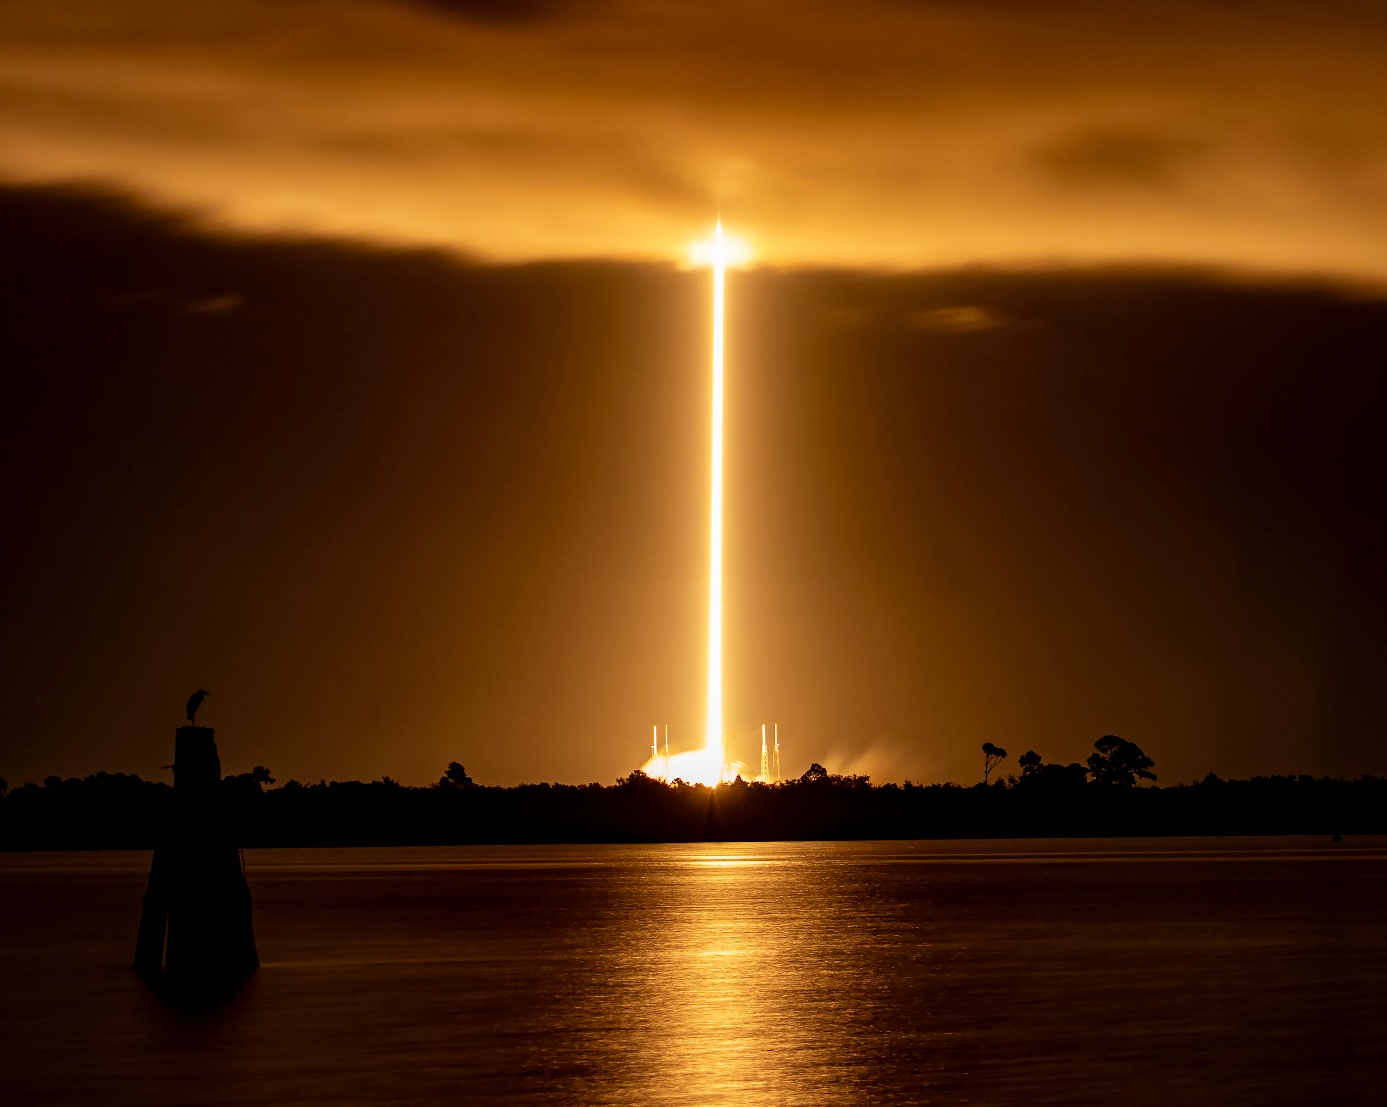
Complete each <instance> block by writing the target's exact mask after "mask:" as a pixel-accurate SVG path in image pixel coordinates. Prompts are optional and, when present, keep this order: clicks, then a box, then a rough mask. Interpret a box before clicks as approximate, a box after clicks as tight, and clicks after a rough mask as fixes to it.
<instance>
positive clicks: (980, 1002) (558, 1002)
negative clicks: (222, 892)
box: [0, 838, 1387, 1105]
mask: <svg viewBox="0 0 1387 1107" xmlns="http://www.w3.org/2000/svg"><path fill="white" fill-rule="evenodd" d="M246 863H247V868H248V871H249V875H250V882H251V890H252V893H253V895H254V897H255V911H256V934H257V938H258V941H259V946H260V955H261V959H262V961H263V968H262V969H261V971H260V972H259V973H258V974H257V975H256V977H255V978H254V979H252V980H251V981H250V983H249V984H247V985H246V987H245V988H243V989H242V990H241V991H240V992H239V993H237V995H236V996H235V997H234V998H233V999H232V1000H231V1001H230V1002H228V1003H227V1004H226V1005H224V1006H223V1007H221V1008H219V1009H218V1010H216V1011H215V1012H212V1013H210V1014H205V1015H200V1016H198V1015H188V1014H180V1013H177V1012H174V1011H171V1010H170V1009H168V1008H167V1007H165V1006H164V1004H163V1003H162V1002H161V1001H160V1000H159V999H158V998H157V997H156V996H155V995H154V994H153V993H152V992H151V991H150V990H149V989H148V987H147V986H146V985H144V984H143V983H142V982H141V981H140V979H139V978H138V977H136V976H135V975H134V973H132V972H131V971H130V969H129V963H130V959H131V957H132V955H133V951H134V943H135V932H136V928H137V925H138V922H139V912H140V896H141V894H142V892H143V890H144V882H145V877H146V875H147V873H148V866H149V854H147V853H140V854H133V853H125V854H52V855H40V854H10V855H0V1100H3V1101H4V1102H6V1103H15V1104H22V1103H64V1102H70V1103H78V1102H81V1103H84V1104H93V1103H101V1104H106V1103H112V1104H126V1103H129V1104H188V1103H207V1104H241V1103H270V1104H291V1103H435V1102H461V1103H498V1104H499V1103H556V1104H557V1103H564V1104H567V1103H573V1104H670V1105H673V1104H689V1105H696V1104H697V1105H701V1104H710V1105H711V1104H757V1103H766V1104H896V1103H983V1104H994V1103H995V1104H1022V1103H1091V1104H1117V1103H1128V1104H1234V1103H1237V1104H1243V1103H1246V1104H1309V1103H1325V1104H1357V1103H1364V1104H1366V1103H1374V1104H1380V1103H1383V1102H1387V840H1383V839H1377V840H1366V839H1365V840H1359V841H1350V842H1349V843H1346V844H1345V845H1343V846H1337V847H1331V846H1330V845H1329V844H1328V843H1326V842H1324V841H1322V840H1319V839H1316V840H1309V839H1284V838H1283V839H1206V840H1189V839H1167V840H1156V841H1150V840H1148V841H1144V842H1133V841H1101V842H1100V841H1078V842H1073V841H1070V842H1036V841H1031V842H955V843H940V842H919V843H914V842H910V843H903V842H890V843H826V844H817V843H816V844H802V843H778V844H769V845H767V844H746V845H738V844H728V845H699V846H687V845H679V846H584V847H460V848H447V849H418V850H414V849H379V850H369V849H360V850H263V851H251V852H248V853H247V855H246Z"/></svg>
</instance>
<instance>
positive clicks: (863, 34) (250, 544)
mask: <svg viewBox="0 0 1387 1107" xmlns="http://www.w3.org/2000/svg"><path fill="white" fill-rule="evenodd" d="M1384 57H1387V14H1384V9H1383V6H1382V5H1381V4H1378V3H1366V2H1364V3H1357V2H1351V0H1321V2H1318V3H1309V2H1306V3H1299V2H1290V0H1283V2H1276V0H1268V2H1264V3H1242V2H1236V0H1224V2H1201V3H1194V2H1189V0H1163V2H1160V3H1155V2H1151V3H1147V2H1124V3H1111V2H1108V3H1101V2H1097V0H1092V2H1089V0H1055V2H1038V0H1037V2H1031V0H975V2H965V0H956V2H953V0H939V2H924V0H921V2H909V0H857V2H852V3H849V2H846V0H844V2H838V0H833V2H829V0H808V2H790V0H767V2H764V3H755V4H745V5H710V4H704V3H697V2H692V0H689V2H682V0H671V2H664V3H625V2H613V3H591V4H589V3H578V2H570V0H518V2H515V3H506V2H505V0H413V2H398V3H388V2H384V0H381V2H363V0H342V2H332V3H327V2H321V0H295V2H292V3H289V2H279V0H274V2H271V0H263V2H257V0H204V2H201V3H197V4H188V5H173V4H169V3H166V2H158V3H156V2H154V0H79V2H69V3H61V4H59V3H54V2H52V0H8V2H7V3H5V4H4V5H0V241H3V242H4V244H5V256H6V272H7V274H8V275H9V278H10V280H9V283H8V284H7V286H6V287H5V288H4V290H3V295H0V340H3V341H4V343H5V348H4V349H3V350H0V370H3V373H4V377H3V384H4V387H5V395H6V403H5V404H3V405H0V467H3V468H4V470H5V471H6V472H7V473H11V474H18V479H15V480H13V481H11V486H10V488H9V489H7V492H8V498H7V501H6V505H5V507H6V511H5V522H6V526H5V531H6V534H5V537H6V538H7V539H9V541H8V542H0V631H2V632H3V633H0V775H3V776H5V777H6V778H7V779H8V780H9V781H10V783H11V784H14V783H17V782H19V781H22V780H25V779H41V778H42V777H43V776H44V775H46V774H47V773H50V772H56V773H58V774H60V775H69V774H73V773H87V772H94V771H96V770H98V769H107V770H111V771H115V770H126V771H135V772H140V773H142V774H144V775H147V776H155V777H157V776H158V775H159V773H160V772H161V769H160V766H162V765H165V764H167V762H168V753H169V751H168V748H167V739H168V735H169V731H170V730H171V729H172V726H173V725H175V724H176V723H177V722H178V721H179V719H180V717H181V716H180V712H179V710H178V709H179V707H180V706H181V704H182V703H183V702H184V699H185V698H186V696H187V694H188V692H190V691H191V690H192V689H193V688H194V687H197V686H203V687H206V688H208V689H210V690H211V691H212V692H213V694H214V698H213V699H212V700H211V701H209V703H208V705H207V708H206V709H205V710H206V711H207V715H206V718H205V720H204V719H203V717H202V716H200V721H206V722H207V723H209V724H210V725H213V726H215V727H217V728H218V733H219V738H221V739H224V743H225V744H224V746H223V754H224V757H225V758H226V764H227V767H228V769H240V768H245V767H248V766H249V765H250V764H254V763H256V762H259V763H264V764H267V765H269V766H270V767H271V768H272V770H274V771H275V772H276V773H277V774H278V775H279V776H280V777H281V778H284V777H288V776H298V777H300V778H305V779H317V778H318V777H319V776H326V777H328V778H329V779H331V778H333V777H339V778H343V779H345V778H349V777H365V778H370V777H375V776H380V775H383V774H389V775H392V776H395V777H398V778H401V779H404V780H406V781H409V782H412V783H420V782H425V781H429V780H432V779H436V777H437V774H438V773H439V772H441V770H442V767H443V766H444V765H446V763H447V762H448V761H450V760H455V759H456V760H460V761H463V762H464V763H465V764H466V765H467V766H468V768H469V769H470V770H472V771H473V773H474V776H476V778H477V779H479V780H482V781H485V782H488V783H514V782H517V781H521V780H536V779H551V780H553V779H557V780H568V781H584V780H593V779H598V780H611V779H614V778H615V777H616V776H617V775H618V774H621V773H625V772H629V771H630V770H631V769H632V768H634V767H635V766H636V765H638V764H640V763H641V761H642V760H643V758H644V753H645V750H646V749H647V746H646V743H647V741H648V737H649V733H650V732H649V726H650V724H652V723H656V722H661V723H662V722H665V721H669V722H671V723H672V724H674V726H675V727H676V728H680V729H682V736H681V732H680V729H676V730H675V731H673V732H672V739H673V741H674V743H675V744H676V749H677V748H678V744H679V743H681V742H682V743H683V744H685V745H686V746H687V745H691V744H697V736H699V735H700V734H701V731H702V726H703V706H702V702H701V701H702V688H703V682H704V664H705V663H704V660H703V657H704V649H705V639H704V634H705V628H706V618H707V612H706V595H707V593H706V572H707V562H706V557H707V529H706V528H707V516H706V511H707V499H708V485H707V479H708V478H707V473H708V453H707V450H708V445H707V437H706V435H707V427H708V415H709V411H708V388H707V385H708V381H707V365H708V356H707V355H708V349H707V324H708V316H707V312H708V307H709V304H708V282H707V278H706V274H705V273H703V272H698V273H693V272H679V271H676V269H675V268H674V267H673V266H672V265H671V264H670V263H671V262H674V261H677V260H679V259H682V258H683V257H684V256H685V250H686V247H687V245H688V243H689V242H690V241H692V240H693V239H695V238H698V237H703V236H704V235H706V233H707V232H708V230H709V228H710V226H711V224H712V221H713V218H714V216H715V215H716V214H717V213H719V212H721V214H722V216H723V218H724V220H725V222H726V223H727V224H728V225H729V227H730V229H731V230H732V231H734V232H735V233H737V234H739V235H741V236H743V237H745V238H746V239H747V240H749V242H750V244H751V246H752V247H753V249H754V250H755V251H756V253H757V256H758V258H759V259H760V260H762V261H765V262H769V263H770V264H769V265H767V266H764V267H761V268H759V269H754V270H752V271H750V272H746V273H737V274H735V276H734V278H733V279H732V282H731V285H730V287H729V320H728V358H729V383H728V421H729V422H728V457H727V464H728V485H727V495H728V505H727V511H728V514H727V523H726V525H727V536H726V547H725V548H726V551H727V558H728V560H727V567H726V572H727V586H726V587H727V590H726V620H727V622H726V635H727V638H726V652H725V663H726V666H727V673H728V675H727V685H726V700H725V710H726V717H727V721H728V728H729V737H730V741H731V744H732V746H733V751H734V754H735V755H737V756H739V757H742V758H743V759H746V760H754V759H755V756H756V753H757V749H758V745H759V741H758V740H759V729H758V728H759V725H760V724H761V723H762V722H772V721H776V720H778V721H779V722H781V723H782V724H783V725H784V727H785V729H784V731H783V736H784V737H785V739H786V742H787V748H788V749H789V750H790V754H789V757H788V760H787V770H789V769H793V771H794V772H795V773H796V774H797V773H798V772H801V771H803V769H804V768H805V767H806V766H807V764H808V762H809V761H810V760H818V761H821V762H823V763H825V764H827V765H828V766H829V767H830V768H831V769H834V770H835V771H866V772H871V773H873V774H875V775H876V777H877V778H878V779H881V778H887V779H901V778H902V777H913V778H915V779H922V780H938V779H955V780H963V781H969V780H972V779H974V778H975V776H976V775H978V773H979V771H980V770H979V767H978V765H977V760H978V755H977V749H978V747H979V745H980V743H981V742H983V741H985V740H987V741H994V742H997V743H998V744H1001V745H1003V746H1006V747H1007V748H1009V749H1010V750H1011V752H1012V755H1013V757H1014V756H1016V755H1017V754H1019V753H1020V752H1022V751H1023V750H1024V749H1026V748H1028V747H1034V748H1035V749H1037V750H1038V751H1039V752H1040V753H1041V754H1042V755H1044V756H1045V757H1046V758H1053V759H1056V760H1061V761H1070V760H1081V759H1082V758H1083V757H1084V756H1086V755H1087V753H1088V752H1089V750H1090V749H1091V747H1092V742H1093V741H1094V740H1095V739H1096V738H1098V737H1100V736H1101V735H1102V734H1104V733H1118V734H1121V735H1122V736H1124V737H1126V738H1129V739H1131V740H1133V741H1137V742H1138V743H1139V744H1142V745H1143V746H1145V747H1146V748H1147V749H1148V752H1150V753H1151V754H1152V755H1153V756H1155V757H1156V759H1157V766H1158V771H1159V772H1160V774H1161V780H1162V783H1166V782H1169V781H1171V780H1181V779H1190V778H1193V777H1197V776H1202V775H1203V774H1204V773H1205V772H1207V771H1209V770H1213V771H1216V772H1219V773H1222V774H1223V775H1250V774H1253V773H1259V772H1288V771H1289V772H1298V771H1306V772H1315V773H1319V772H1328V773H1334V774H1348V775H1355V774H1357V773H1360V772H1379V773H1380V772H1383V771H1384V766H1383V763H1382V752H1381V749H1380V746H1381V741H1380V735H1381V734H1382V732H1383V725H1384V723H1383V707H1382V699H1381V695H1380V692H1379V689H1378V685H1379V684H1380V677H1381V673H1382V671H1383V666H1384V665H1387V642H1385V641H1384V638H1383V635H1382V631H1381V628H1382V627H1383V626H1387V589H1384V584H1383V580H1382V574H1381V570H1380V566H1381V565H1382V564H1383V563H1384V559H1387V529H1384V528H1385V526H1387V524H1384V522H1383V513H1382V511H1381V504H1380V499H1381V489H1382V487H1383V486H1384V481H1385V480H1387V475H1384V471H1383V466H1384V458H1383V453H1382V451H1381V449H1380V446H1379V445H1378V444H1379V443H1380V442H1381V441H1382V440H1383V436H1384V429H1383V427H1382V412H1383V411H1384V410H1387V404H1384V398H1383V388H1384V384H1383V381H1384V378H1383V375H1382V373H1381V368H1382V364H1381V363H1382V357H1381V351H1382V350H1383V349H1384V348H1387V314H1384V311H1385V310H1387V309H1384V302H1383V300H1382V298H1381V296H1380V294H1379V292H1378V291H1373V289H1374V288H1375V289H1378V290H1380V289H1381V287H1382V286H1383V282H1384V279H1387V219H1384V217H1383V212H1384V211H1387V113H1384V112H1383V111H1382V104H1383V103H1387V65H1384V64H1383V61H1382V59H1383V58H1384ZM59 185H61V186H62V187H58V186H59ZM113 197H114V198H113ZM187 211H192V212H195V213H197V219H196V220H194V221H193V222H192V223H187V222H183V221H181V217H176V216H174V215H170V214H169V213H170V212H175V213H182V212H187ZM248 232H257V233H248ZM258 232H272V233H270V234H261V233H258ZM329 240H330V241H329ZM421 244H422V245H425V246H429V247H441V248H442V249H441V250H435V251H413V250H401V249H398V247H400V246H401V245H404V246H408V247H413V246H417V245H421ZM383 247H384V248H383ZM556 260H557V261H561V262H563V264H547V263H546V264H529V263H535V262H541V261H543V262H552V261H556ZM516 262H523V263H526V264H511V263H516ZM498 263H505V264H498ZM980 263H981V264H980ZM1210 270H1215V271H1217V272H1216V275H1211V274H1210ZM1269 273H1270V274H1271V277H1272V279H1268V274H1269ZM1324 277H1328V278H1331V279H1330V280H1323V279H1321V278H1324ZM1364 284H1366V285H1368V286H1372V287H1371V288H1369V290H1368V291H1366V292H1365V291H1364V287H1363V285H1364ZM160 720H164V721H160ZM690 735H693V736H694V739H692V740H691V739H690Z"/></svg>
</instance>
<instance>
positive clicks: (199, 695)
mask: <svg viewBox="0 0 1387 1107" xmlns="http://www.w3.org/2000/svg"><path fill="white" fill-rule="evenodd" d="M211 694H212V693H211V692H208V691H205V690H204V689H202V688H199V689H198V690H197V691H196V692H194V693H193V694H192V695H191V696H189V697H188V724H189V725H190V726H196V725H197V724H196V722H195V721H194V718H193V716H195V715H196V714H197V709H198V708H199V707H201V706H202V701H203V700H205V699H206V698H207V697H208V696H210V695H211Z"/></svg>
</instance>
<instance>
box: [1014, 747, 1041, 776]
mask: <svg viewBox="0 0 1387 1107" xmlns="http://www.w3.org/2000/svg"><path fill="white" fill-rule="evenodd" d="M1016 763H1017V764H1018V765H1020V766H1021V775H1022V776H1023V777H1025V776H1030V775H1031V774H1032V773H1034V772H1035V771H1036V770H1037V769H1039V768H1040V754H1038V753H1036V752H1035V750H1027V751H1026V752H1025V753H1023V754H1022V755H1021V756H1020V757H1018V758H1017V759H1016Z"/></svg>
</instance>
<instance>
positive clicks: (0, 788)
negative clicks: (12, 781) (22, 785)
mask: <svg viewBox="0 0 1387 1107" xmlns="http://www.w3.org/2000/svg"><path fill="white" fill-rule="evenodd" d="M9 790H10V786H9V785H8V784H6V783H5V778H4V777H3V776H0V796H3V795H4V794H5V793H6V792H8V791H9Z"/></svg>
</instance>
